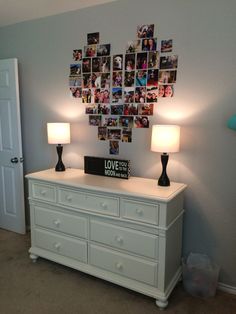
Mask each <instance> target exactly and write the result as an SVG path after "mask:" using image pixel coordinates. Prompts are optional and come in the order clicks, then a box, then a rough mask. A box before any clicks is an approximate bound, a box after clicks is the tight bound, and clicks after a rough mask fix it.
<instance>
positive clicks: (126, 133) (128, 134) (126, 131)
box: [121, 128, 132, 143]
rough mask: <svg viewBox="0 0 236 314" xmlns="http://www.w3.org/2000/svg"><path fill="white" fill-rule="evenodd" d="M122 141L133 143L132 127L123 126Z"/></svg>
mask: <svg viewBox="0 0 236 314" xmlns="http://www.w3.org/2000/svg"><path fill="white" fill-rule="evenodd" d="M121 140H122V142H125V143H131V142H132V129H131V128H123V129H122V137H121Z"/></svg>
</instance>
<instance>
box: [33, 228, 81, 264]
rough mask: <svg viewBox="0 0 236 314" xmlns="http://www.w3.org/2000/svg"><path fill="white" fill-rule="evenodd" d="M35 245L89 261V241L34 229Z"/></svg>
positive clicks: (79, 259)
mask: <svg viewBox="0 0 236 314" xmlns="http://www.w3.org/2000/svg"><path fill="white" fill-rule="evenodd" d="M34 236H35V237H34V238H35V245H36V246H37V247H39V248H42V249H46V250H48V251H51V252H54V253H57V254H60V255H63V256H66V257H70V258H73V259H76V260H78V261H80V262H83V263H87V243H86V242H85V241H80V240H77V239H72V238H66V237H64V236H61V235H57V234H54V233H52V232H49V231H45V230H39V229H35V230H34Z"/></svg>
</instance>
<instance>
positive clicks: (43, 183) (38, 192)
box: [26, 169, 186, 308]
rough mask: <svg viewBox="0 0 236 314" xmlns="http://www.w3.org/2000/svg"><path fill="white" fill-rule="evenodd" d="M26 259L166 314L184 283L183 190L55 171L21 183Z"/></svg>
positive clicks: (144, 181)
mask: <svg viewBox="0 0 236 314" xmlns="http://www.w3.org/2000/svg"><path fill="white" fill-rule="evenodd" d="M26 177H27V178H28V180H29V202H30V215H31V241H32V244H31V248H30V250H29V252H30V257H31V258H32V259H33V260H34V261H35V260H36V259H37V258H38V256H40V257H43V258H46V259H49V260H52V261H55V262H58V263H60V264H63V265H66V266H69V267H72V268H74V269H78V270H80V271H82V272H85V273H88V274H91V275H93V276H96V277H99V278H102V279H105V280H108V281H111V282H113V283H116V284H118V285H121V286H123V287H127V288H129V289H132V290H135V291H138V292H140V293H143V294H145V295H148V296H151V297H154V298H155V299H156V304H157V305H158V306H159V307H160V308H164V307H166V306H167V304H168V301H167V299H168V297H169V295H170V293H171V291H172V290H173V288H174V286H175V285H176V283H177V282H178V280H179V277H180V276H181V244H182V221H183V192H184V190H185V188H186V185H185V184H181V183H173V182H171V185H170V187H159V186H158V185H157V180H152V179H145V178H138V177H131V178H130V179H128V180H122V179H116V178H109V177H102V176H94V175H89V174H84V171H83V170H80V169H67V170H66V171H65V172H55V171H54V169H49V170H45V171H40V172H36V173H32V174H28V175H27V176H26Z"/></svg>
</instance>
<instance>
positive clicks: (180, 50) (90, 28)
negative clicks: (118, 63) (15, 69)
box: [0, 0, 236, 286]
mask: <svg viewBox="0 0 236 314" xmlns="http://www.w3.org/2000/svg"><path fill="white" fill-rule="evenodd" d="M235 16H236V2H235V0H225V1H221V0H198V1H195V0H189V1H187V0H178V1H171V0H146V1H140V0H135V1H134V0H129V1H125V0H120V1H116V2H114V3H111V4H106V5H101V6H97V7H93V8H87V9H83V10H81V11H75V12H70V13H65V14H62V15H58V16H54V17H49V18H44V19H39V20H35V21H30V22H24V23H20V24H17V25H13V26H9V27H4V28H1V29H0V58H11V57H16V58H18V60H19V70H20V85H21V111H22V129H23V130H22V131H23V146H24V147H23V148H24V157H25V171H26V172H27V173H28V172H32V171H35V170H40V169H45V168H48V167H53V166H54V164H55V161H56V156H55V147H53V146H51V145H48V144H47V139H46V122H50V121H51V122H53V121H54V122H57V121H69V122H71V123H72V144H71V145H68V146H65V148H64V152H65V154H64V161H65V163H66V165H67V166H72V167H77V168H83V156H84V155H92V156H104V157H105V156H108V154H107V153H108V143H102V142H98V141H97V139H96V134H97V128H92V127H89V126H88V118H87V116H85V115H84V105H83V104H78V103H77V101H76V100H73V99H71V98H70V97H69V92H68V69H69V64H70V62H71V55H72V50H73V49H76V48H81V47H83V46H84V45H85V43H86V34H87V33H90V32H96V31H99V32H100V36H101V41H102V42H104V43H111V44H112V53H124V52H125V45H126V43H127V41H128V40H130V39H135V35H136V33H135V32H136V26H137V25H138V24H146V23H154V24H155V26H156V28H157V29H158V37H159V39H167V38H173V40H174V53H176V54H178V55H179V69H178V74H177V75H178V77H177V84H176V93H175V97H174V98H173V99H161V100H160V101H159V102H158V105H157V106H156V110H155V116H154V117H153V118H152V123H176V124H179V125H181V127H182V128H181V152H180V153H178V154H173V155H172V156H171V157H170V162H169V167H168V173H169V175H170V177H171V179H172V180H175V181H181V182H185V183H187V184H188V190H187V191H186V198H185V209H186V215H185V223H184V254H187V253H189V252H190V251H192V252H203V253H207V254H208V255H210V256H211V257H212V258H213V259H214V260H215V261H216V262H217V263H218V264H220V265H221V267H222V269H221V275H220V281H222V282H224V283H226V284H229V285H232V286H236V267H235V265H236V228H235V225H236V205H235V204H236V193H235V189H236V132H234V131H232V130H229V129H227V127H226V121H227V119H228V118H229V117H230V116H231V115H232V114H235V111H236V106H235V99H236V88H235V86H236V63H235V51H236V41H235V30H236V20H235ZM150 130H151V129H149V130H139V129H137V130H134V132H133V143H131V144H125V143H121V145H120V155H119V158H125V159H130V160H131V168H132V175H136V176H144V177H151V178H157V177H158V176H159V174H160V170H161V166H160V162H159V159H160V156H159V154H157V153H153V152H150Z"/></svg>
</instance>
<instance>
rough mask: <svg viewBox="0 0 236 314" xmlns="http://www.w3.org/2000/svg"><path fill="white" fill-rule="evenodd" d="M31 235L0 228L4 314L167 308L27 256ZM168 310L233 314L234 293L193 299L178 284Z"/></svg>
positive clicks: (128, 313) (131, 312)
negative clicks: (18, 233) (158, 306)
mask: <svg viewBox="0 0 236 314" xmlns="http://www.w3.org/2000/svg"><path fill="white" fill-rule="evenodd" d="M29 247H30V238H29V234H28V235H25V236H22V235H17V234H15V233H12V232H8V231H5V230H2V229H0V314H18V313H19V314H152V313H163V311H160V310H159V309H158V308H157V306H156V305H155V302H154V299H152V298H149V297H146V296H143V295H141V294H139V293H135V292H133V291H130V290H128V289H124V288H122V287H119V286H116V285H113V284H111V283H108V282H105V281H103V280H100V279H97V278H95V277H92V276H89V275H86V274H83V273H81V272H79V271H75V270H72V269H70V268H67V267H64V266H61V265H58V264H56V263H53V262H50V261H47V260H45V259H42V258H39V259H38V261H37V263H32V262H31V260H30V259H29V257H28V249H29ZM164 313H166V314H168V313H173V314H185V313H188V314H189V313H191V314H194V313H196V314H205V313H210V314H235V313H236V296H235V295H230V294H226V293H223V292H217V295H216V296H215V297H214V298H209V299H199V298H194V297H191V296H189V295H187V293H185V292H184V290H183V288H182V285H181V284H179V285H178V286H177V287H176V288H175V289H174V291H173V293H172V295H171V297H170V299H169V306H168V308H167V309H166V310H165V312H164Z"/></svg>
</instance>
